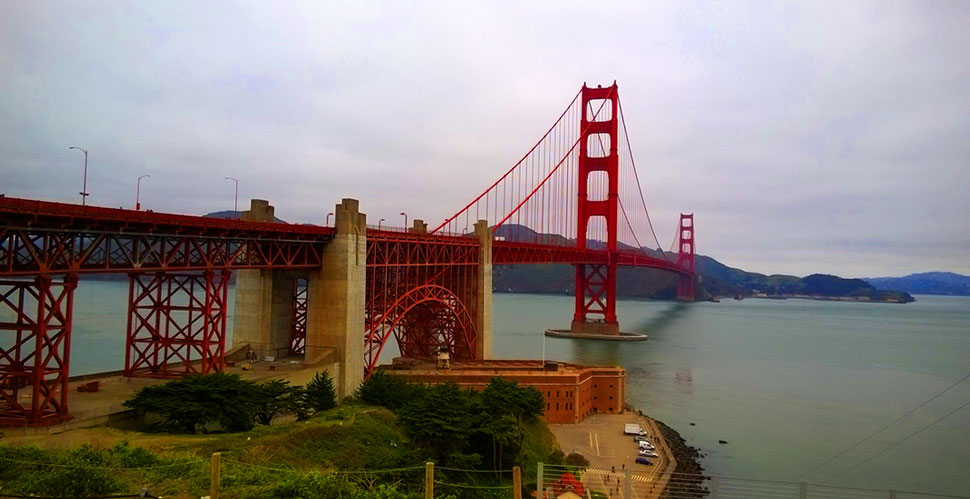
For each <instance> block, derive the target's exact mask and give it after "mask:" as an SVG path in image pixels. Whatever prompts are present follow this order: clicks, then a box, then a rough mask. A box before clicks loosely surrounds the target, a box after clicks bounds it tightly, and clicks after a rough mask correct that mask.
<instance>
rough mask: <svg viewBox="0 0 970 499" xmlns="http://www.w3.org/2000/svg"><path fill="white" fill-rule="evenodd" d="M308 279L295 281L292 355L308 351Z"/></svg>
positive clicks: (291, 338) (291, 322)
mask: <svg viewBox="0 0 970 499" xmlns="http://www.w3.org/2000/svg"><path fill="white" fill-rule="evenodd" d="M306 303H307V281H306V279H296V280H295V281H294V282H293V315H292V318H291V321H290V355H303V354H304V353H306V315H307V304H306Z"/></svg>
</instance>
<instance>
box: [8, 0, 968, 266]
mask: <svg viewBox="0 0 970 499" xmlns="http://www.w3.org/2000/svg"><path fill="white" fill-rule="evenodd" d="M966 26H970V4H967V3H966V2H961V1H953V2H942V1H931V2H886V1H876V2H849V3H846V2H811V3H808V2H806V3H800V4H784V3H776V4H767V3H747V2H738V3H724V4H718V5H710V4H708V3H698V4H694V3H685V2H677V3H670V2H668V3H656V4H649V3H643V2H630V3H619V4H609V5H602V6H597V7H596V8H593V7H591V6H590V4H588V3H557V4H556V7H555V8H554V9H552V8H551V5H550V4H526V5H523V4H522V3H513V2H495V3H487V4H486V3H476V4H468V3H464V2H462V3H449V2H429V3H409V4H405V3H369V4H364V5H345V4H337V3H320V2H312V3H305V4H286V6H285V7H281V6H280V5H278V4H270V3H264V2H231V3H229V2H226V3H220V4H219V5H218V6H216V5H214V4H210V3H206V4H201V5H200V4H196V3H187V2H186V3H175V2H166V3H160V2H138V3H131V2H97V3H94V2H86V3H83V4H67V3H46V2H34V3H29V4H28V3H19V4H15V3H12V2H8V3H6V4H5V6H4V16H0V74H3V75H4V77H3V78H2V79H0V116H2V117H3V118H2V119H0V174H2V182H0V192H5V193H6V194H7V195H11V196H23V197H37V198H41V199H50V200H59V201H75V200H76V199H77V195H76V193H77V192H78V191H79V190H80V180H81V179H80V177H81V173H80V155H79V154H77V152H76V151H69V150H68V149H67V147H68V146H70V145H81V146H85V147H87V148H89V149H90V150H91V165H90V166H91V172H90V176H89V191H90V192H91V193H92V196H91V198H90V201H91V202H92V203H96V204H100V205H106V206H131V205H132V204H133V202H134V200H133V197H134V183H135V178H136V177H137V176H138V175H140V174H143V173H150V174H152V178H150V179H147V180H146V182H145V184H144V185H143V192H142V195H143V197H142V202H143V205H145V206H147V207H151V208H153V209H156V210H159V211H175V212H184V213H204V212H207V211H214V210H219V209H227V208H230V207H231V203H232V184H231V183H229V182H227V181H225V180H223V177H224V176H226V175H233V176H236V177H239V178H240V180H241V183H240V189H241V196H242V197H243V198H245V199H248V198H250V197H263V198H267V199H270V200H271V201H272V202H273V203H274V204H275V205H276V206H277V212H278V214H279V215H280V216H281V217H283V218H284V219H287V220H290V221H306V222H317V223H319V222H322V221H323V219H324V217H325V214H326V213H327V212H328V211H330V210H331V209H332V206H333V204H334V203H335V202H337V201H338V200H339V198H341V197H357V198H360V199H361V201H362V206H363V209H364V210H365V211H366V212H367V213H368V215H369V217H370V218H371V219H372V220H377V219H379V218H387V219H388V220H389V221H392V222H394V221H398V220H399V219H400V218H401V217H400V216H399V215H398V213H399V212H401V211H402V210H406V211H407V212H408V213H409V214H411V216H412V217H423V218H425V219H427V220H428V221H431V222H435V221H439V220H441V219H443V218H444V217H446V216H448V215H450V214H451V213H453V212H454V211H456V210H457V209H458V208H460V207H461V206H463V203H464V202H467V201H468V200H470V199H471V198H472V197H473V196H475V195H476V194H477V193H478V192H480V191H481V189H483V188H484V187H485V186H486V185H488V184H489V183H490V182H491V181H492V180H494V179H495V178H496V177H497V176H498V175H500V173H501V172H502V171H504V169H506V168H508V166H510V165H511V164H512V163H513V162H514V161H515V160H516V159H518V157H519V156H521V154H522V153H523V152H524V151H525V150H526V149H528V147H530V146H531V144H532V143H533V142H534V141H535V140H536V139H537V138H538V137H539V135H540V134H541V133H542V132H543V131H545V128H546V127H547V126H548V125H549V124H550V123H551V120H553V119H554V118H555V117H556V116H557V115H558V113H559V112H560V111H561V110H562V108H563V107H564V106H565V104H566V103H567V102H568V99H570V98H571V97H572V95H574V94H575V92H576V91H577V90H578V87H579V85H581V84H582V83H583V82H584V81H586V82H589V83H591V84H595V83H604V84H608V83H610V82H612V81H613V80H614V79H616V80H618V82H619V84H620V94H621V96H622V99H623V103H624V108H625V109H624V110H625V113H626V116H627V119H628V125H629V127H630V132H631V134H632V141H633V144H634V152H635V154H636V157H637V161H638V166H639V168H640V169H641V179H642V180H645V182H646V183H645V186H644V188H645V190H646V196H647V200H648V203H649V206H650V208H651V210H652V215H653V219H654V221H655V222H656V224H657V226H658V227H657V229H658V232H659V234H658V236H659V237H660V239H661V240H662V241H667V240H669V239H670V237H671V235H672V233H673V226H674V224H675V222H676V217H677V214H678V213H679V212H680V211H694V212H695V214H696V216H697V224H698V248H699V250H700V251H701V252H703V253H706V254H710V255H712V256H715V257H717V258H719V259H721V260H722V261H724V262H726V263H728V264H731V265H735V266H740V267H743V268H746V269H749V270H755V271H761V272H786V273H796V274H806V273H810V272H816V271H821V272H832V273H839V274H844V275H852V276H861V275H889V274H901V273H906V272H911V271H920V270H930V269H944V270H953V271H958V272H964V273H970V254H968V253H970V251H968V250H970V219H968V218H967V216H966V214H967V213H970V200H968V199H970V196H968V195H967V192H970V173H968V168H967V167H968V166H970V165H968V164H967V163H968V159H970V140H967V137H970V113H968V112H967V110H968V109H970V90H968V89H970V85H968V84H967V82H968V81H970V58H968V57H967V53H968V51H970V35H968V33H970V31H968V30H967V29H966ZM397 223H401V222H400V221H398V222H397Z"/></svg>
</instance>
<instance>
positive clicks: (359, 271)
mask: <svg viewBox="0 0 970 499" xmlns="http://www.w3.org/2000/svg"><path fill="white" fill-rule="evenodd" d="M334 217H335V221H334V227H335V228H336V232H335V234H334V238H333V240H332V241H330V243H329V244H328V245H327V247H326V248H325V249H324V251H323V264H322V266H321V268H320V270H319V271H314V272H311V273H310V275H309V278H308V279H307V323H306V354H305V359H306V360H305V362H306V363H316V362H324V361H326V360H327V359H328V358H329V359H330V360H331V361H332V362H335V363H337V365H338V371H339V372H331V373H330V374H331V376H333V378H334V385H335V387H336V389H337V395H338V397H341V398H342V397H346V396H348V395H352V394H353V393H354V391H356V390H357V387H358V386H360V383H361V382H362V381H363V380H364V341H363V338H364V308H365V299H366V298H365V295H366V283H367V271H366V269H367V216H366V215H364V214H363V213H360V212H359V203H358V201H357V200H356V199H346V198H345V199H343V200H342V201H341V202H340V204H338V205H337V206H336V208H335V209H334Z"/></svg>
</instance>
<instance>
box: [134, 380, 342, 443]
mask: <svg viewBox="0 0 970 499" xmlns="http://www.w3.org/2000/svg"><path fill="white" fill-rule="evenodd" d="M124 405H125V406H126V407H130V408H132V409H136V410H140V411H144V412H146V413H151V414H155V415H158V416H159V417H161V421H160V422H159V423H157V424H156V425H155V426H156V428H158V429H161V430H167V431H176V432H184V433H196V432H199V431H209V430H211V429H221V430H224V431H247V430H250V429H252V428H253V427H254V426H255V425H257V424H263V425H268V424H271V423H272V422H273V419H274V418H276V417H278V416H284V415H292V416H295V417H296V418H297V419H298V420H302V419H306V418H307V417H309V416H310V415H311V414H313V413H314V412H316V411H323V410H327V409H330V408H332V407H334V406H336V392H335V390H334V386H333V379H332V378H331V377H330V375H329V373H327V372H326V371H324V372H323V374H321V373H316V375H315V376H314V377H313V380H312V381H310V383H308V384H307V386H306V387H305V388H304V387H302V386H292V385H290V384H289V382H288V381H285V380H274V381H269V382H266V383H256V382H253V381H249V380H244V379H242V378H241V377H240V376H239V375H238V374H226V373H213V374H195V375H189V376H186V377H184V378H181V379H178V380H174V381H169V382H168V383H164V384H161V385H155V386H149V387H145V388H142V389H141V390H138V392H137V393H135V396H134V398H132V399H130V400H127V401H125V403H124Z"/></svg>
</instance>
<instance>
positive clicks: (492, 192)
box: [0, 83, 694, 425]
mask: <svg viewBox="0 0 970 499" xmlns="http://www.w3.org/2000/svg"><path fill="white" fill-rule="evenodd" d="M335 213H336V217H335V224H334V227H319V226H311V225H291V224H283V223H273V222H272V220H273V217H272V214H273V213H272V207H271V206H269V205H268V203H266V202H265V201H259V200H254V201H253V206H252V208H251V209H250V210H249V211H247V212H245V213H244V214H243V216H242V219H241V220H224V219H213V218H205V217H198V216H185V215H174V214H163V213H152V212H142V211H133V210H123V209H112V208H101V207H93V206H79V205H73V204H63V203H51V202H44V201H37V200H28V199H16V198H2V197H0V424H16V425H23V424H54V423H57V422H61V421H64V420H66V419H69V418H70V412H69V410H68V389H67V382H68V377H69V366H70V361H69V359H70V345H71V325H72V307H73V291H74V289H75V287H76V285H77V279H78V276H79V275H80V274H91V273H125V274H128V276H129V283H130V287H129V314H128V327H127V331H126V333H125V338H126V347H125V353H124V356H125V368H124V370H125V374H126V375H127V376H149V377H173V376H180V375H184V374H187V373H192V372H203V373H205V372H213V371H221V370H222V369H223V368H224V367H225V362H226V360H225V359H226V357H227V351H228V350H233V351H238V350H239V349H247V350H254V351H257V352H258V353H260V354H272V355H297V356H301V355H302V356H303V357H304V362H306V363H311V364H312V363H321V362H337V363H339V364H340V365H341V366H342V369H340V374H339V376H338V380H337V384H338V390H339V391H340V392H341V394H346V393H349V392H351V391H352V390H353V389H354V388H356V386H357V384H358V383H359V382H360V380H361V379H362V378H363V376H365V374H366V373H369V372H371V370H373V369H374V368H375V367H376V366H377V363H378V359H379V357H380V355H381V352H382V350H383V348H384V347H385V346H386V345H387V344H388V342H389V340H390V339H391V338H392V337H393V338H394V340H395V342H396V344H397V347H398V349H399V350H400V352H401V355H402V356H404V357H429V356H431V355H434V354H435V353H436V352H438V351H439V350H440V349H442V348H444V349H447V351H448V352H449V353H450V354H451V356H452V358H456V359H473V358H478V359H481V358H488V357H489V356H490V353H491V291H492V286H491V275H492V274H491V271H492V265H510V264H570V265H574V266H575V269H576V288H575V289H576V291H575V294H576V303H575V311H574V314H573V317H572V324H571V330H572V332H574V333H577V334H599V335H617V334H619V323H618V320H617V316H616V280H617V268H618V267H620V266H632V267H651V268H658V269H663V270H665V271H669V272H672V273H675V274H676V275H678V276H679V279H678V297H679V298H680V299H682V300H692V299H693V295H694V225H693V215H689V214H682V215H681V216H680V220H679V223H678V225H677V232H676V235H675V237H674V241H673V243H672V244H671V245H670V246H669V247H666V248H665V247H664V246H663V245H662V244H661V243H660V242H659V240H658V239H657V237H656V232H655V231H654V228H653V224H652V221H651V220H650V215H649V212H648V210H647V205H646V202H645V200H644V197H643V192H642V187H641V181H640V178H639V172H638V171H637V168H636V164H635V163H634V160H633V152H632V147H631V145H630V140H629V134H628V133H627V128H626V122H625V120H624V117H623V107H622V105H621V103H620V99H619V95H618V89H617V86H616V84H615V83H614V85H612V86H609V87H596V88H590V87H586V86H585V85H584V86H583V88H582V89H581V90H580V91H579V92H578V93H577V94H576V96H575V97H574V98H573V99H572V101H571V102H570V103H569V105H568V106H567V107H566V109H565V111H563V113H562V114H561V115H560V116H559V118H558V119H557V120H556V122H555V123H554V124H553V125H552V126H551V127H550V128H549V129H548V131H546V133H545V134H544V135H543V136H542V137H541V138H540V139H539V141H538V142H536V144H535V145H534V146H533V147H532V148H531V149H530V150H529V151H528V152H527V153H526V154H525V155H524V156H523V157H522V158H521V159H520V160H519V161H518V162H516V163H515V164H514V165H513V166H512V167H511V168H509V169H508V170H507V171H506V172H505V173H504V174H503V175H502V176H501V177H500V178H499V179H498V180H496V181H495V182H494V183H493V184H492V185H490V186H489V187H488V188H487V189H485V190H484V191H483V192H482V193H481V194H480V195H478V196H477V197H475V198H474V199H473V200H472V201H471V202H470V203H468V204H467V205H466V206H465V207H463V208H462V209H461V210H459V211H458V212H457V213H455V214H454V215H452V216H450V217H448V218H447V219H446V220H445V221H444V222H442V223H441V224H440V225H438V226H436V227H434V228H432V229H431V230H428V226H427V225H426V224H425V223H424V222H423V221H421V220H415V221H414V224H413V226H412V227H409V228H407V229H406V230H404V231H396V230H383V229H381V228H372V227H368V226H367V225H366V217H365V216H364V215H363V214H361V213H359V211H358V205H357V202H356V201H355V200H351V199H345V200H343V202H342V203H341V204H340V205H338V206H337V209H336V211H335ZM643 243H648V244H649V246H647V245H645V244H643ZM233 274H234V275H235V277H236V293H235V300H236V312H235V318H234V333H233V345H231V346H227V345H226V322H227V314H226V310H227V301H228V293H227V290H228V285H229V282H230V277H231V276H232V275H233ZM119 334H120V332H119Z"/></svg>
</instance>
